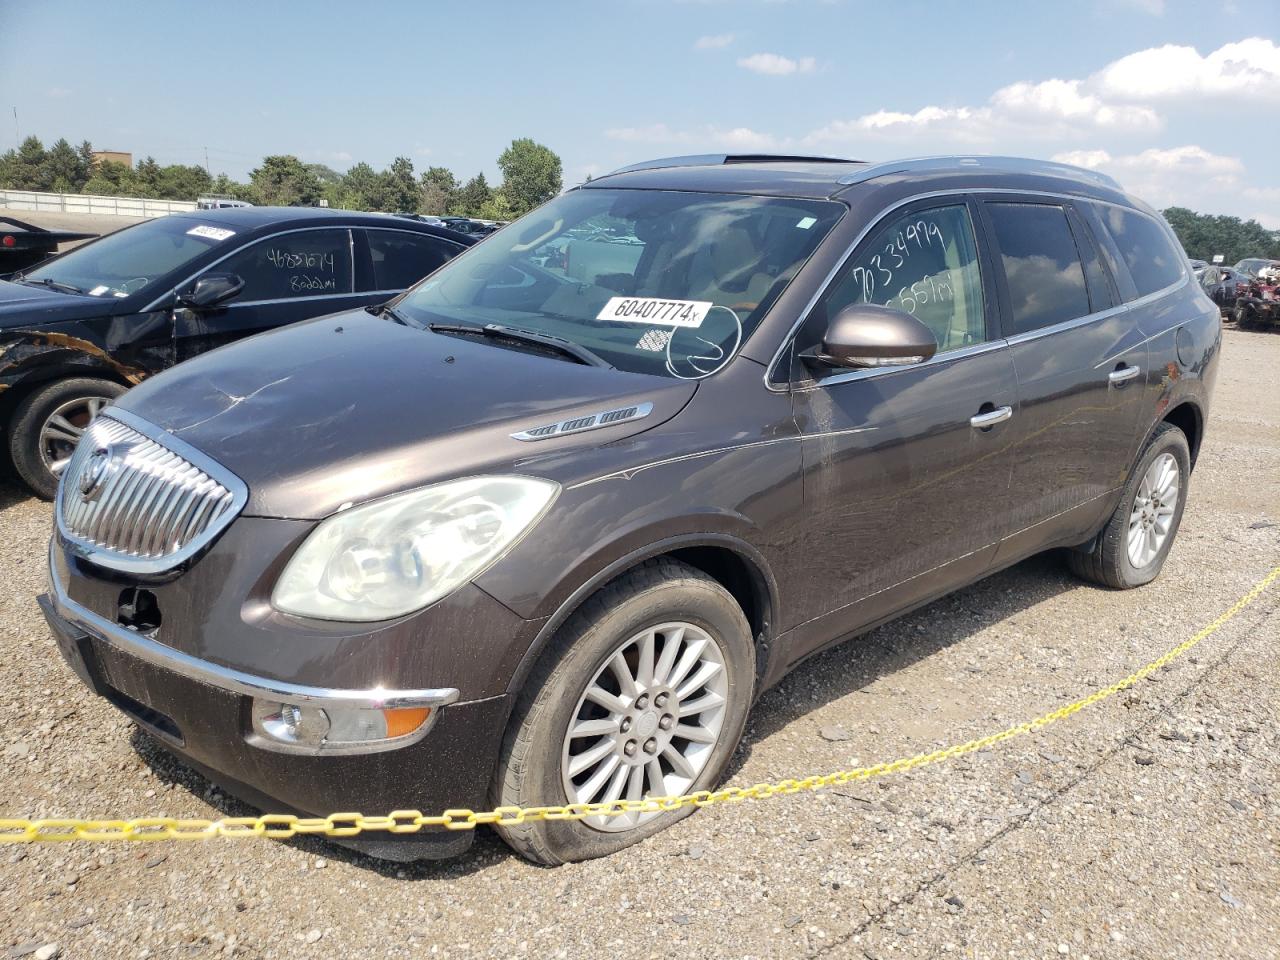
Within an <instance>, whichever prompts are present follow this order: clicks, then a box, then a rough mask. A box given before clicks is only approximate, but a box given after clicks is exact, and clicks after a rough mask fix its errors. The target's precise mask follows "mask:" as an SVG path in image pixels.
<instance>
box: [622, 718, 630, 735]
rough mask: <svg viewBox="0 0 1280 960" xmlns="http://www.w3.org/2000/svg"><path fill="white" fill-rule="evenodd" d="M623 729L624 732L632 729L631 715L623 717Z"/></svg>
mask: <svg viewBox="0 0 1280 960" xmlns="http://www.w3.org/2000/svg"><path fill="white" fill-rule="evenodd" d="M621 729H622V732H623V733H626V732H627V731H629V730H630V729H631V718H630V717H623V718H622V725H621Z"/></svg>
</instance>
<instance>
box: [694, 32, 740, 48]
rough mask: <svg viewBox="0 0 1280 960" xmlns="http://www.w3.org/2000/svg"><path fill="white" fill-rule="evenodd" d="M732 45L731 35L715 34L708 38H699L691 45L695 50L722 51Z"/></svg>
mask: <svg viewBox="0 0 1280 960" xmlns="http://www.w3.org/2000/svg"><path fill="white" fill-rule="evenodd" d="M731 43H733V34H732V33H717V34H714V35H712V36H709V37H699V38H698V39H697V40H695V41H694V43H693V49H695V50H723V49H724V48H725V47H727V46H729V44H731Z"/></svg>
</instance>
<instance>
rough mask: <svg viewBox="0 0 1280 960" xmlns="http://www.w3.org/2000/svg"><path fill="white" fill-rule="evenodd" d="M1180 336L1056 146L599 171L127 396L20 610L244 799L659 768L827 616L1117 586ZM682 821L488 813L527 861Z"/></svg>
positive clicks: (520, 796)
mask: <svg viewBox="0 0 1280 960" xmlns="http://www.w3.org/2000/svg"><path fill="white" fill-rule="evenodd" d="M1219 338H1220V332H1219V322H1218V314H1217V308H1216V307H1215V306H1214V304H1213V303H1212V302H1211V301H1210V300H1209V299H1208V298H1207V297H1206V296H1205V294H1204V292H1203V291H1202V290H1201V288H1200V286H1199V285H1198V284H1196V283H1193V282H1190V278H1189V275H1188V272H1187V265H1186V258H1185V257H1184V255H1183V253H1182V251H1181V249H1180V248H1179V246H1178V244H1177V241H1176V240H1175V239H1174V237H1173V235H1172V233H1171V232H1170V231H1169V228H1168V227H1167V226H1166V225H1165V223H1164V222H1163V221H1162V220H1161V218H1160V217H1159V216H1158V215H1157V214H1155V213H1154V212H1152V211H1151V210H1150V209H1149V208H1148V207H1146V206H1145V205H1143V204H1141V203H1139V202H1138V201H1136V200H1134V199H1133V198H1132V197H1130V196H1128V195H1127V194H1125V193H1124V192H1122V191H1121V189H1120V188H1119V187H1118V186H1117V185H1116V184H1115V183H1114V182H1112V181H1111V180H1109V179H1106V178H1103V177H1100V176H1099V175H1097V174H1094V173H1090V172H1088V171H1083V170H1078V169H1074V168H1070V167H1064V166H1061V165H1057V164H1047V163H1039V162H1034V161H1019V160H1007V159H999V158H952V159H929V160H915V161H902V162H895V163H884V164H875V165H870V164H863V163H855V162H848V161H829V160H813V159H804V158H794V157H788V158H770V157H724V156H717V157H696V158H678V159H672V160H664V161H656V162H652V163H647V164H641V165H639V166H637V167H633V168H628V169H627V170H623V171H619V172H618V173H616V174H613V175H610V176H606V177H601V178H600V179H598V180H594V181H592V182H590V183H589V184H586V185H584V186H583V187H581V188H578V189H576V190H572V191H570V192H568V193H566V194H564V195H563V196H560V197H558V198H557V199H555V200H553V201H551V202H550V203H548V204H547V205H546V206H544V207H542V208H540V209H538V210H536V211H534V212H533V213H531V214H529V215H528V216H526V217H525V218H523V219H522V220H519V221H518V222H516V223H513V224H512V225H510V226H509V227H506V228H505V229H503V230H502V231H500V232H499V233H496V234H494V235H493V236H492V237H490V238H488V239H487V240H485V242H484V243H482V244H479V245H477V246H475V247H474V248H472V249H471V250H469V251H467V252H466V253H464V254H463V255H461V256H459V257H458V258H457V259H455V260H453V261H451V262H450V263H448V264H446V265H445V266H443V267H441V268H440V269H439V270H437V271H436V272H435V273H434V274H432V275H431V276H429V277H428V278H427V279H426V280H424V281H423V282H421V283H419V284H418V285H417V286H416V287H414V288H412V289H411V290H410V291H409V292H407V293H406V294H404V295H403V296H401V297H399V298H397V299H396V300H393V301H392V302H391V304H390V305H389V306H388V307H387V308H385V309H382V310H377V311H374V312H372V313H371V312H368V311H365V310H354V311H351V312H348V313H344V314H338V315H335V316H330V317H326V318H324V319H320V320H313V321H308V322H306V323H302V324H298V325H295V326H292V327H289V328H287V329H284V330H280V331H276V332H273V333H269V334H265V335H262V336H259V337H256V338H253V339H251V340H247V341H244V342H241V343H239V344H236V345H233V346H229V347H226V348H224V349H221V350H217V351H215V352H213V353H211V354H208V355H205V356H203V357H200V358H197V359H195V360H193V361H191V362H189V363H185V364H182V365H181V366H178V367H176V368H175V369H173V370H171V371H168V372H166V373H164V374H161V375H159V376H157V377H154V378H153V379H150V380H148V381H146V382H145V383H143V384H142V385H140V386H138V387H137V388H135V389H134V390H132V391H130V392H129V393H128V394H126V395H125V396H124V397H123V398H122V399H121V400H120V401H119V402H118V403H117V404H116V405H115V406H113V407H110V408H109V409H108V410H106V411H105V412H104V413H103V414H102V415H101V416H100V417H99V418H98V419H97V420H96V421H95V422H94V424H93V425H92V426H91V427H90V429H89V431H88V433H87V435H86V438H85V439H84V440H83V441H82V442H81V443H80V445H79V447H78V448H77V450H76V452H75V454H74V458H73V461H72V463H70V464H69V465H68V468H67V470H66V472H65V474H64V476H63V479H62V484H61V488H60V492H59V495H58V498H57V520H56V529H55V531H54V535H53V542H52V544H51V550H50V564H51V587H50V592H49V595H48V596H47V597H43V598H41V602H42V605H43V607H44V609H45V613H46V615H47V617H48V619H49V623H50V624H51V625H52V627H53V630H54V633H55V635H56V637H57V638H58V642H59V645H60V647H61V649H62V651H63V653H64V655H65V656H66V658H67V660H68V661H69V662H70V664H71V665H72V666H73V668H74V669H75V670H76V672H77V673H78V674H79V675H80V677H81V678H82V679H83V680H84V681H85V682H86V683H87V684H89V686H90V687H92V688H93V689H94V690H95V691H97V692H98V693H100V694H102V695H103V696H105V697H107V698H109V699H110V700H111V701H112V702H114V703H115V704H117V705H118V706H119V707H120V708H121V709H123V710H124V711H126V712H127V713H128V714H129V715H130V716H131V717H132V718H133V719H134V720H135V721H136V722H137V723H138V724H139V725H140V726H141V727H143V728H144V729H145V730H147V731H149V732H150V733H151V734H153V735H154V736H155V737H157V738H158V739H159V740H160V741H161V742H162V743H164V744H165V745H166V746H167V747H168V748H169V749H170V750H172V751H174V752H175V753H177V754H178V755H180V756H181V757H183V758H184V759H185V760H186V761H187V762H189V763H190V764H191V765H193V766H195V767H196V768H198V769H200V770H202V771H204V772H205V773H206V774H207V775H208V776H209V777H211V778H212V779H214V780H216V781H217V782H219V783H221V784H223V785H225V786H226V787H227V789H229V790H230V791H231V792H233V793H236V794H239V795H240V796H243V797H245V798H247V799H248V800H249V801H250V802H252V803H254V804H255V805H259V806H262V807H265V808H268V809H270V810H272V811H278V810H281V809H288V810H295V811H301V812H306V813H321V814H323V813H329V812H333V811H341V810H361V811H364V812H367V813H381V812H386V811H389V810H392V809H397V808H406V809H420V810H423V811H432V812H435V811H439V810H442V809H444V808H446V807H472V808H476V809H480V808H485V807H487V806H489V805H497V804H502V805H530V804H560V803H565V802H569V801H573V802H610V801H627V800H639V799H641V798H644V797H647V796H648V797H652V796H665V795H672V794H684V793H688V792H690V791H694V790H698V789H702V788H708V787H711V786H713V785H714V784H715V783H716V782H717V780H718V779H719V778H720V776H721V775H722V772H723V771H724V769H725V767H726V764H727V762H728V760H729V757H730V755H731V754H732V752H733V750H734V747H735V745H736V744H737V742H738V739H739V737H740V736H741V734H742V730H743V725H744V722H745V719H746V715H747V711H748V709H749V708H750V706H751V703H752V701H753V699H754V698H755V697H756V696H758V695H759V693H760V691H762V690H764V689H765V688H767V687H768V686H769V685H770V684H773V683H776V682H777V681H778V679H779V678H780V677H782V676H783V675H785V674H786V672H787V671H788V669H790V668H791V667H792V666H794V665H795V664H796V663H797V662H798V661H800V660H801V659H803V658H804V657H807V656H809V655H810V654H812V653H814V652H815V651H818V650H821V649H822V648H824V647H826V646H829V645H830V644H833V643H836V642H839V641H841V640H843V639H846V638H848V637H851V636H854V635H856V634H859V633H862V632H865V631H866V630H868V629H870V628H871V627H873V626H875V625H876V624H878V623H881V622H883V621H884V620H886V619H888V618H890V617H893V616H896V615H898V614H901V613H902V612H903V611H906V610H909V609H912V608H914V607H918V606H920V605H921V604H924V603H927V602H929V601H930V600H932V599H934V598H936V597H939V596H941V595H942V594H945V593H947V592H948V591H951V590H955V589H956V588H958V587H961V586H964V585H965V584H968V583H972V582H973V581H974V580H976V579H978V578H980V577H983V576H986V575H987V574H989V573H991V572H992V571H994V570H997V569H999V568H1001V567H1006V566H1008V565H1009V564H1012V563H1015V562H1017V561H1018V560H1020V559H1022V558H1024V557H1027V556H1029V555H1031V554H1033V553H1037V552H1039V551H1042V550H1047V549H1050V548H1055V547H1065V548H1069V551H1068V553H1067V556H1068V558H1069V561H1070V563H1071V565H1072V567H1073V568H1074V569H1075V570H1076V571H1077V572H1078V573H1080V574H1081V575H1083V576H1084V577H1086V578H1087V579H1090V580H1092V581H1094V582H1097V583H1101V584H1105V585H1107V586H1110V587H1116V588H1125V587H1135V586H1138V585H1140V584H1144V583H1146V582H1148V581H1149V580H1151V579H1152V578H1154V577H1155V576H1156V575H1157V574H1158V573H1159V571H1160V568H1161V565H1162V564H1163V563H1164V560H1165V557H1166V555H1167V554H1168V551H1169V549H1170V547H1171V546H1172V544H1173V540H1174V537H1175V535H1176V534H1177V530H1178V523H1179V519H1180V517H1181V514H1182V510H1183V506H1184V504H1185V502H1186V495H1187V485H1188V483H1189V481H1190V475H1191V468H1192V465H1193V464H1194V462H1195V457H1196V452H1197V449H1198V447H1199V445H1200V440H1201V436H1202V433H1203V428H1204V423H1205V419H1206V415H1207V411H1208V401H1209V394H1210V390H1211V387H1212V384H1213V380H1214V376H1215V374H1216V370H1217V358H1218V348H1219ZM687 812H688V811H687V809H685V810H682V811H672V812H661V813H638V812H628V813H626V814H625V815H622V816H617V817H610V818H606V817H595V818H590V819H587V820H585V821H583V822H555V823H530V824H525V825H520V826H512V827H506V828H503V834H504V836H505V837H506V838H507V840H508V841H509V842H510V843H511V844H512V845H513V846H514V847H515V848H516V849H517V850H518V851H520V852H521V853H522V854H524V855H525V856H528V857H530V858H532V859H534V860H538V861H541V862H544V863H558V862H561V861H565V860H576V859H581V858H586V857H592V856H597V855H600V854H606V853H609V852H611V851H614V850H617V849H619V848H621V847H624V846H626V845H627V844H629V843H633V842H635V841H636V840H638V839H640V838H642V837H645V836H648V835H650V834H652V833H654V832H656V831H658V830H661V829H662V828H663V827H665V826H666V825H667V824H669V823H670V822H672V821H673V820H675V819H677V818H679V817H680V816H682V815H683V814H684V813H687ZM471 838H472V835H471V834H470V833H457V832H446V831H440V832H436V833H430V834H426V835H420V836H416V837H407V838H400V837H389V838H385V839H381V840H373V841H369V840H365V841H364V843H365V845H366V849H369V850H370V851H371V852H373V853H375V854H377V855H380V856H387V857H400V858H405V857H416V856H441V855H445V854H450V853H456V852H458V851H459V850H461V849H463V848H465V847H466V845H467V844H468V843H469V842H470V841H471Z"/></svg>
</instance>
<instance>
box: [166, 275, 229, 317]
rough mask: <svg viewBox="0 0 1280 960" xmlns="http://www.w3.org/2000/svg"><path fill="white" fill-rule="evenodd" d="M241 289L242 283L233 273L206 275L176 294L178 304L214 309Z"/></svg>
mask: <svg viewBox="0 0 1280 960" xmlns="http://www.w3.org/2000/svg"><path fill="white" fill-rule="evenodd" d="M243 289H244V281H243V280H241V279H240V278H239V277H238V276H236V275H235V274H234V273H206V274H205V275H204V276H202V277H199V278H197V279H196V281H195V283H193V284H191V286H189V287H187V289H186V290H184V291H182V292H181V293H179V294H178V302H179V303H181V304H182V305H183V306H187V307H195V308H196V309H203V308H208V307H216V306H217V305H218V304H220V303H226V302H227V301H228V300H230V299H231V298H232V297H234V296H235V295H236V294H237V293H239V292H240V291H241V290H243Z"/></svg>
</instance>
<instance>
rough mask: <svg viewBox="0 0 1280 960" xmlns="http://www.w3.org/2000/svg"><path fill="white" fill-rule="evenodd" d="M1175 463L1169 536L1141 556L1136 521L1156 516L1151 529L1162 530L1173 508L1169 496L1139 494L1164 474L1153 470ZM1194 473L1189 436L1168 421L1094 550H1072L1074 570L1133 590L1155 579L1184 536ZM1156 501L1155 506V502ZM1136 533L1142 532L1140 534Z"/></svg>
mask: <svg viewBox="0 0 1280 960" xmlns="http://www.w3.org/2000/svg"><path fill="white" fill-rule="evenodd" d="M1157 462H1160V464H1161V466H1162V467H1164V466H1171V467H1172V468H1174V469H1175V470H1176V476H1175V479H1176V482H1177V487H1176V491H1175V492H1176V497H1177V499H1176V501H1175V502H1174V504H1173V508H1172V512H1171V513H1168V514H1163V519H1164V520H1165V521H1167V524H1168V525H1167V527H1164V528H1163V529H1164V535H1163V539H1161V540H1160V541H1159V543H1158V546H1156V547H1155V549H1151V544H1150V541H1148V542H1147V543H1146V544H1144V545H1143V548H1141V549H1140V550H1139V551H1138V554H1139V555H1138V556H1137V557H1136V558H1135V556H1134V553H1133V551H1132V549H1131V548H1132V547H1133V543H1132V541H1131V538H1130V529H1131V524H1134V523H1135V522H1136V523H1137V525H1138V526H1139V528H1141V527H1142V525H1143V524H1144V522H1146V520H1147V518H1151V522H1150V527H1149V529H1151V530H1154V531H1156V532H1157V533H1158V532H1159V531H1160V530H1161V522H1162V521H1161V516H1162V514H1161V511H1162V508H1167V506H1168V503H1167V501H1168V494H1167V492H1166V493H1163V494H1161V495H1160V496H1159V497H1157V498H1153V499H1152V500H1150V501H1148V502H1147V503H1146V504H1144V503H1142V502H1139V499H1138V498H1139V495H1140V494H1142V493H1144V489H1143V481H1144V478H1147V477H1148V472H1149V471H1151V472H1153V473H1156V474H1158V473H1159V472H1160V468H1157V469H1156V470H1155V471H1153V464H1156V463H1157ZM1190 477H1191V451H1190V448H1189V447H1188V445H1187V438H1186V436H1185V435H1184V434H1183V432H1182V431H1181V430H1179V429H1178V428H1177V427H1175V426H1174V425H1173V424H1171V423H1162V424H1160V425H1159V426H1158V427H1156V430H1155V433H1153V434H1152V435H1151V439H1150V440H1149V441H1148V442H1147V446H1146V448H1145V449H1144V450H1143V451H1142V455H1141V456H1139V457H1138V460H1137V462H1136V463H1135V464H1134V467H1133V470H1132V471H1131V472H1130V474H1129V479H1128V481H1127V482H1126V483H1125V485H1124V493H1123V495H1122V496H1121V497H1120V503H1119V505H1118V506H1117V507H1116V509H1115V512H1114V513H1112V515H1111V517H1110V519H1108V520H1107V523H1106V525H1105V526H1104V527H1103V528H1102V530H1101V532H1100V533H1099V534H1098V535H1097V536H1096V537H1095V538H1094V539H1093V540H1092V541H1090V543H1091V548H1090V549H1088V550H1083V549H1075V550H1072V551H1070V552H1068V554H1067V563H1068V565H1069V566H1070V567H1071V570H1072V572H1073V573H1075V574H1076V575H1077V576H1079V577H1081V578H1082V579H1085V580H1089V581H1091V582H1093V583H1097V584H1101V585H1102V586H1105V587H1111V588H1112V589H1114V590H1129V589H1132V588H1133V587H1140V586H1142V585H1143V584H1146V583H1150V582H1151V581H1152V580H1154V579H1155V578H1156V577H1158V576H1159V575H1160V569H1161V567H1163V566H1164V561H1165V558H1166V557H1167V556H1168V555H1169V550H1170V549H1171V548H1172V547H1173V541H1174V540H1175V539H1176V538H1177V536H1178V527H1179V525H1180V524H1181V523H1182V511H1183V508H1184V507H1185V506H1186V502H1187V493H1188V491H1189V480H1190ZM1152 503H1154V504H1155V506H1152ZM1134 536H1139V534H1137V533H1136V532H1135V534H1134Z"/></svg>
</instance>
